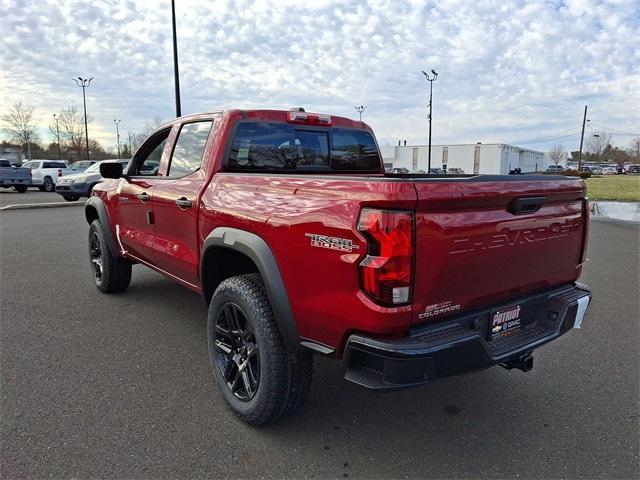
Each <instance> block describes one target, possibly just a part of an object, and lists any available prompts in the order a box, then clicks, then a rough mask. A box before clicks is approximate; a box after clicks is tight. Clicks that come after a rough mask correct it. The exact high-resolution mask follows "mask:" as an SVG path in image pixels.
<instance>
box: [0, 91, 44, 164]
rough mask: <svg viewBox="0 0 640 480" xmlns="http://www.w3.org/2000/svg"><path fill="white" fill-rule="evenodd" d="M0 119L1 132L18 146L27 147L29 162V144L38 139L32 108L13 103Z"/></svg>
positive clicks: (20, 103)
mask: <svg viewBox="0 0 640 480" xmlns="http://www.w3.org/2000/svg"><path fill="white" fill-rule="evenodd" d="M0 119H1V120H2V122H3V123H4V126H3V127H2V130H3V131H4V132H5V133H7V134H8V135H10V136H11V138H12V139H13V140H15V141H16V142H18V143H20V145H23V146H24V145H26V146H27V157H28V158H29V160H31V144H32V143H34V142H36V141H37V139H38V135H37V130H36V124H35V122H34V120H33V107H30V106H28V105H23V104H22V102H15V103H14V104H13V105H12V106H11V108H10V109H9V112H8V113H5V114H4V115H2V116H1V117H0Z"/></svg>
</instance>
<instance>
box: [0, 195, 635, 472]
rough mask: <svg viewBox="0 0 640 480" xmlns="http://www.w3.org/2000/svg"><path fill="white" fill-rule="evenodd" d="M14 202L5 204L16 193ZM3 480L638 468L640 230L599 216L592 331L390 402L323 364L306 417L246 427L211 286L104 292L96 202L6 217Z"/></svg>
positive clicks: (0, 264) (1, 270)
mask: <svg viewBox="0 0 640 480" xmlns="http://www.w3.org/2000/svg"><path fill="white" fill-rule="evenodd" d="M3 201H4V200H3ZM0 230H1V233H0V288H1V293H2V294H1V315H2V318H1V323H0V327H1V330H0V342H1V345H0V346H1V348H0V360H1V364H0V369H1V375H2V388H1V395H0V407H1V419H0V422H1V423H0V437H1V440H0V442H1V458H0V462H1V465H2V466H1V469H2V470H1V474H2V475H1V476H2V478H11V479H13V478H26V477H30V478H71V477H74V478H88V477H107V478H200V477H215V478H272V477H274V478H347V477H348V478H427V477H430V478H453V477H455V478H515V477H518V478H608V479H610V478H638V476H639V474H640V472H639V468H638V462H639V457H638V435H639V419H638V405H639V388H638V387H639V380H638V379H639V378H640V372H639V364H640V355H639V345H638V338H640V337H639V333H640V332H639V317H640V311H639V297H638V292H640V279H639V273H638V259H639V258H640V251H639V234H640V230H639V229H638V228H637V227H634V226H624V225H615V224H604V223H596V222H593V223H592V227H591V240H590V245H589V255H588V256H589V262H588V263H587V265H586V268H585V271H584V274H583V277H582V281H584V282H585V283H587V284H589V285H590V286H591V287H592V288H593V294H594V301H593V303H592V306H591V308H590V311H589V313H588V315H587V317H586V319H585V323H584V325H583V328H582V329H581V330H578V331H572V332H569V333H568V334H567V335H566V336H564V337H563V338H561V339H559V340H558V341H556V342H554V343H552V344H550V345H547V346H546V347H543V348H542V349H540V350H538V351H537V352H536V354H535V366H534V369H533V371H531V372H529V373H526V374H525V373H522V372H519V371H510V372H508V371H506V370H503V369H501V368H494V369H490V370H486V371H483V372H480V373H474V374H469V375H464V376H459V377H455V378H450V379H446V380H442V381H440V382H437V383H434V384H432V385H429V386H426V387H423V388H420V389H416V390H410V391H404V392H400V393H393V394H373V393H369V392H368V391H365V390H362V389H360V388H358V387H356V386H354V385H351V384H349V383H346V382H345V381H344V380H342V378H341V371H340V366H339V365H338V364H337V362H333V361H330V360H327V359H320V358H318V359H317V360H316V364H315V366H316V370H315V374H314V384H313V387H312V390H311V394H310V396H309V399H308V401H307V403H306V406H305V408H304V410H303V411H302V412H301V413H300V414H298V415H297V416H295V417H292V418H290V419H287V420H285V421H283V422H281V423H279V424H276V425H272V426H269V427H266V428H261V429H259V428H254V427H249V426H247V425H244V424H243V423H241V422H240V421H239V420H237V419H236V418H234V417H233V416H232V415H231V414H230V413H229V412H228V410H227V409H226V407H225V405H224V404H223V401H222V400H221V399H220V398H219V397H218V395H217V392H216V391H215V385H214V381H213V376H212V374H211V372H210V369H209V365H208V356H207V345H206V337H205V330H206V325H205V307H204V305H203V302H202V300H201V298H200V297H199V296H197V295H196V294H194V293H192V292H190V291H189V290H186V289H184V288H182V287H179V286H177V285H176V284H174V283H173V282H171V281H170V280H168V279H165V278H163V277H161V276H160V275H158V274H156V273H153V272H151V271H149V270H148V269H145V268H143V267H139V266H138V267H136V268H134V276H133V281H132V284H131V287H130V289H129V290H128V291H127V292H125V293H124V294H120V295H115V296H106V295H103V294H100V293H99V292H97V291H96V290H95V288H94V287H93V285H92V283H91V278H90V276H89V267H88V263H87V252H86V236H87V225H86V224H85V222H84V219H83V215H82V209H79V208H78V209H76V208H52V209H46V210H45V209H37V210H20V211H5V212H1V213H0Z"/></svg>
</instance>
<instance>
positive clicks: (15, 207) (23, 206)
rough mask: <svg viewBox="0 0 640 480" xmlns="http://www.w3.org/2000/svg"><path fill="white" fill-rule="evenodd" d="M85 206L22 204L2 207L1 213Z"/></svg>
mask: <svg viewBox="0 0 640 480" xmlns="http://www.w3.org/2000/svg"><path fill="white" fill-rule="evenodd" d="M80 206H84V202H69V203H62V202H50V203H21V204H14V205H5V206H4V207H0V212H1V211H4V210H32V209H35V208H58V207H80Z"/></svg>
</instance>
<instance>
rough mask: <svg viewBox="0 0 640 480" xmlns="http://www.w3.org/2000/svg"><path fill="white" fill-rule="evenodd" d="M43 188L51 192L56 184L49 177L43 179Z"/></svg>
mask: <svg viewBox="0 0 640 480" xmlns="http://www.w3.org/2000/svg"><path fill="white" fill-rule="evenodd" d="M43 188H44V191H45V192H53V191H54V190H55V188H56V184H55V183H53V180H51V178H50V177H46V178H45V179H44V183H43Z"/></svg>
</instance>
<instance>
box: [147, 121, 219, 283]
mask: <svg viewBox="0 0 640 480" xmlns="http://www.w3.org/2000/svg"><path fill="white" fill-rule="evenodd" d="M212 124H213V121H212V120H210V119H209V120H201V121H194V122H190V123H185V124H183V125H182V126H181V128H180V132H179V133H178V137H177V139H176V141H175V147H174V148H173V151H172V152H171V156H170V158H169V162H168V167H167V173H166V176H164V177H162V180H161V181H158V182H156V184H155V189H154V193H153V213H154V217H155V222H156V225H155V227H156V236H155V241H154V250H155V263H156V265H157V266H158V268H160V269H162V270H164V271H165V272H166V273H169V274H170V275H171V276H173V277H176V278H178V279H180V280H182V281H183V282H185V283H186V284H188V285H190V286H192V287H196V288H197V286H198V284H199V281H198V277H199V274H198V264H199V255H200V252H199V241H198V200H199V198H198V194H199V193H200V191H201V189H202V186H203V184H204V182H205V180H206V174H205V172H204V170H203V169H202V168H201V166H202V158H203V154H204V151H205V147H206V144H207V139H208V138H209V131H210V130H211V126H212ZM163 163H164V162H163Z"/></svg>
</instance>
